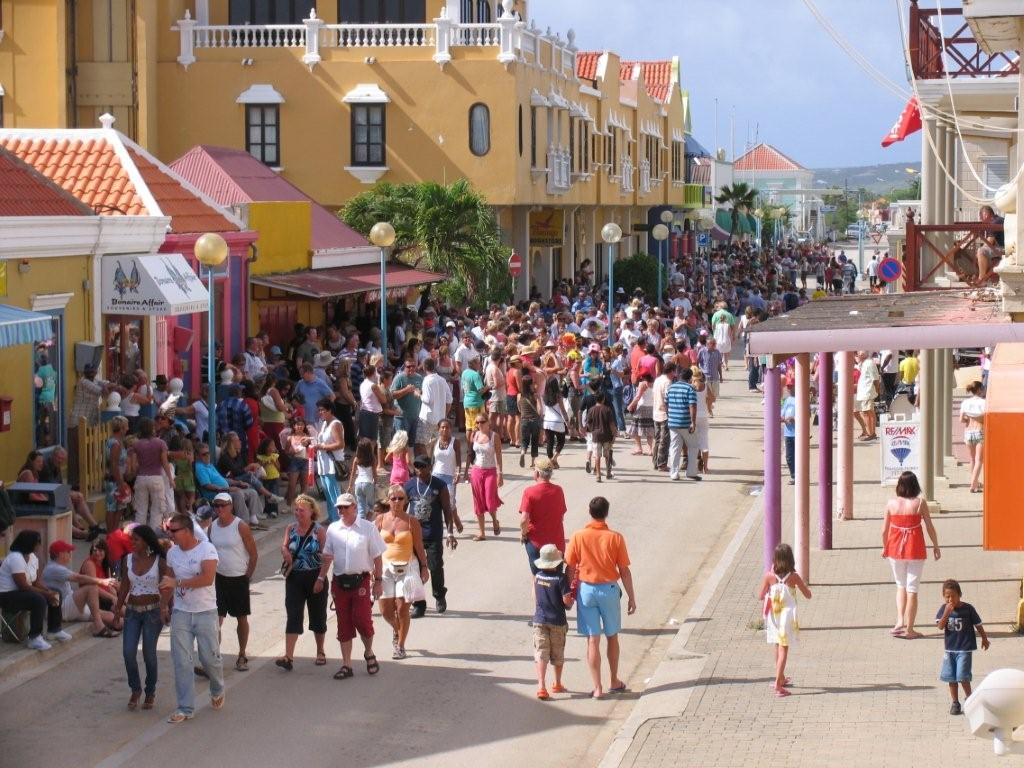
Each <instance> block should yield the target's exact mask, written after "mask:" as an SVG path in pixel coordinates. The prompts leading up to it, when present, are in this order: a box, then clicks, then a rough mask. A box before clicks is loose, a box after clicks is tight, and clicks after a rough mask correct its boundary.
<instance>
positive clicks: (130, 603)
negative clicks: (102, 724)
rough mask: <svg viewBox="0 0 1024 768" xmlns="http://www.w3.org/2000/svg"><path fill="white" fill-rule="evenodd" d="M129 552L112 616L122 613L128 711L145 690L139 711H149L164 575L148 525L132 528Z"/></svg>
mask: <svg viewBox="0 0 1024 768" xmlns="http://www.w3.org/2000/svg"><path fill="white" fill-rule="evenodd" d="M129 535H130V537H131V547H132V549H131V552H129V553H128V554H127V555H125V556H124V558H123V559H122V561H121V574H122V576H124V578H123V579H121V584H120V586H119V587H118V590H117V604H116V605H115V607H114V615H115V616H116V615H119V614H120V613H121V609H122V608H123V609H124V635H123V636H122V638H121V652H122V654H123V655H124V668H125V671H126V672H127V673H128V688H129V689H130V690H131V697H130V698H129V699H128V709H135V708H136V707H138V706H139V699H140V698H141V696H142V693H143V690H145V694H146V699H145V701H143V703H142V708H143V709H152V708H153V703H154V702H155V701H156V681H157V655H156V643H157V639H158V638H159V637H160V630H161V629H162V628H163V625H164V623H163V621H162V620H161V617H160V589H159V584H160V579H161V578H162V577H163V576H165V575H166V574H167V563H166V561H165V560H164V550H163V548H162V547H161V546H160V541H159V539H157V536H156V532H155V531H154V530H153V529H152V528H150V527H149V526H148V525H137V526H135V527H134V528H132V531H131V534H129ZM139 640H142V662H143V664H145V666H146V687H145V689H143V687H142V681H141V680H140V679H139V660H138V653H139Z"/></svg>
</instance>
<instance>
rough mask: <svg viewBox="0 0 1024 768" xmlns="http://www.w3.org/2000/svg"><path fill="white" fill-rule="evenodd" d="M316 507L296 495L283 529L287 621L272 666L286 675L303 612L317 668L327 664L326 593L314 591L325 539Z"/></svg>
mask: <svg viewBox="0 0 1024 768" xmlns="http://www.w3.org/2000/svg"><path fill="white" fill-rule="evenodd" d="M319 507H320V505H319V504H317V502H316V499H314V498H313V497H312V496H307V495H305V494H302V495H300V496H298V497H297V498H296V499H295V505H294V506H293V508H292V513H293V514H294V515H295V522H294V523H292V524H291V525H289V526H288V528H287V529H286V530H285V532H284V540H283V541H282V542H281V557H282V563H281V567H282V568H283V569H284V574H285V576H284V610H285V613H286V614H287V617H288V619H287V623H286V624H285V629H284V656H283V657H281V658H280V659H278V660H277V661H275V662H274V663H275V664H276V665H277V666H279V667H280V668H281V669H283V670H285V671H287V672H291V670H292V662H293V661H294V659H295V643H296V642H297V641H298V639H299V635H301V634H302V618H303V612H304V611H308V613H309V631H310V632H312V633H313V637H314V638H315V639H316V662H315V663H316V665H317V666H318V667H322V666H324V665H325V664H327V653H326V651H325V650H324V639H325V638H326V637H327V597H328V591H327V590H326V589H324V590H321V591H320V592H317V591H316V590H315V589H314V587H316V578H317V574H319V573H320V564H321V562H320V553H321V552H322V551H323V548H324V541H326V539H327V529H326V528H324V527H323V526H322V525H320V524H319V523H318V522H317V517H318V515H319Z"/></svg>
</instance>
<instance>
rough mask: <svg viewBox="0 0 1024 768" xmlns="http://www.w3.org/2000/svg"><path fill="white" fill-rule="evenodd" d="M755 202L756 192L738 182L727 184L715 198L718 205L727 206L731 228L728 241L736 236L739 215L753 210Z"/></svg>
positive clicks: (747, 185) (743, 183)
mask: <svg viewBox="0 0 1024 768" xmlns="http://www.w3.org/2000/svg"><path fill="white" fill-rule="evenodd" d="M756 201H757V190H756V189H754V188H753V187H751V186H750V185H749V184H746V183H745V182H742V181H738V182H736V183H735V184H733V185H732V186H729V185H728V184H727V185H726V186H724V187H722V192H721V193H720V194H719V195H718V196H717V197H716V198H715V202H716V203H718V204H719V205H728V206H729V213H730V216H731V217H732V228H731V229H730V230H729V240H730V241H731V240H732V239H733V238H734V237H735V236H736V230H737V229H738V228H739V225H740V214H741V213H746V212H747V211H749V210H752V209H753V208H754V205H755V203H756Z"/></svg>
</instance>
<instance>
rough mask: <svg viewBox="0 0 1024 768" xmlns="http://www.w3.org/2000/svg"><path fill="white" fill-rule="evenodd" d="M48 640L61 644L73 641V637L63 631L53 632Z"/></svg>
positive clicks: (48, 636)
mask: <svg viewBox="0 0 1024 768" xmlns="http://www.w3.org/2000/svg"><path fill="white" fill-rule="evenodd" d="M46 639H47V640H56V641H57V642H59V643H66V642H68V641H70V640H72V639H73V638H72V637H71V635H69V634H68V633H67V632H65V631H64V630H63V629H62V630H60V631H59V632H51V633H50V634H48V635H47V636H46Z"/></svg>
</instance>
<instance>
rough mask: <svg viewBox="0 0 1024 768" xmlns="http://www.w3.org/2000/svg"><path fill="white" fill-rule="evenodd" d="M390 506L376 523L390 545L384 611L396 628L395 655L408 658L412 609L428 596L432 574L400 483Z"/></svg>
mask: <svg viewBox="0 0 1024 768" xmlns="http://www.w3.org/2000/svg"><path fill="white" fill-rule="evenodd" d="M388 501H389V502H390V509H389V511H388V513H387V514H384V515H381V516H380V517H378V518H377V519H376V520H375V521H374V523H375V524H376V526H377V530H379V531H380V535H381V538H382V539H384V543H385V544H386V545H387V550H386V551H385V552H384V555H383V558H382V559H383V562H384V579H383V585H384V592H383V594H382V595H381V598H380V612H381V615H383V616H384V621H386V622H387V623H388V624H390V625H391V628H392V629H393V630H394V636H393V644H394V652H393V653H392V655H391V658H393V659H395V660H401V659H404V658H405V656H406V654H405V640H406V638H407V637H408V636H409V622H410V616H409V609H410V607H411V606H412V604H413V603H415V602H416V601H418V600H424V599H426V591H425V590H424V588H423V585H424V583H425V582H426V581H427V580H428V579H429V578H430V571H429V570H428V569H427V553H426V550H425V549H424V548H423V532H422V529H421V528H420V523H419V520H417V519H416V518H414V517H411V516H410V515H409V497H408V495H406V493H405V489H404V488H402V486H400V485H392V486H391V487H390V488H389V489H388Z"/></svg>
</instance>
